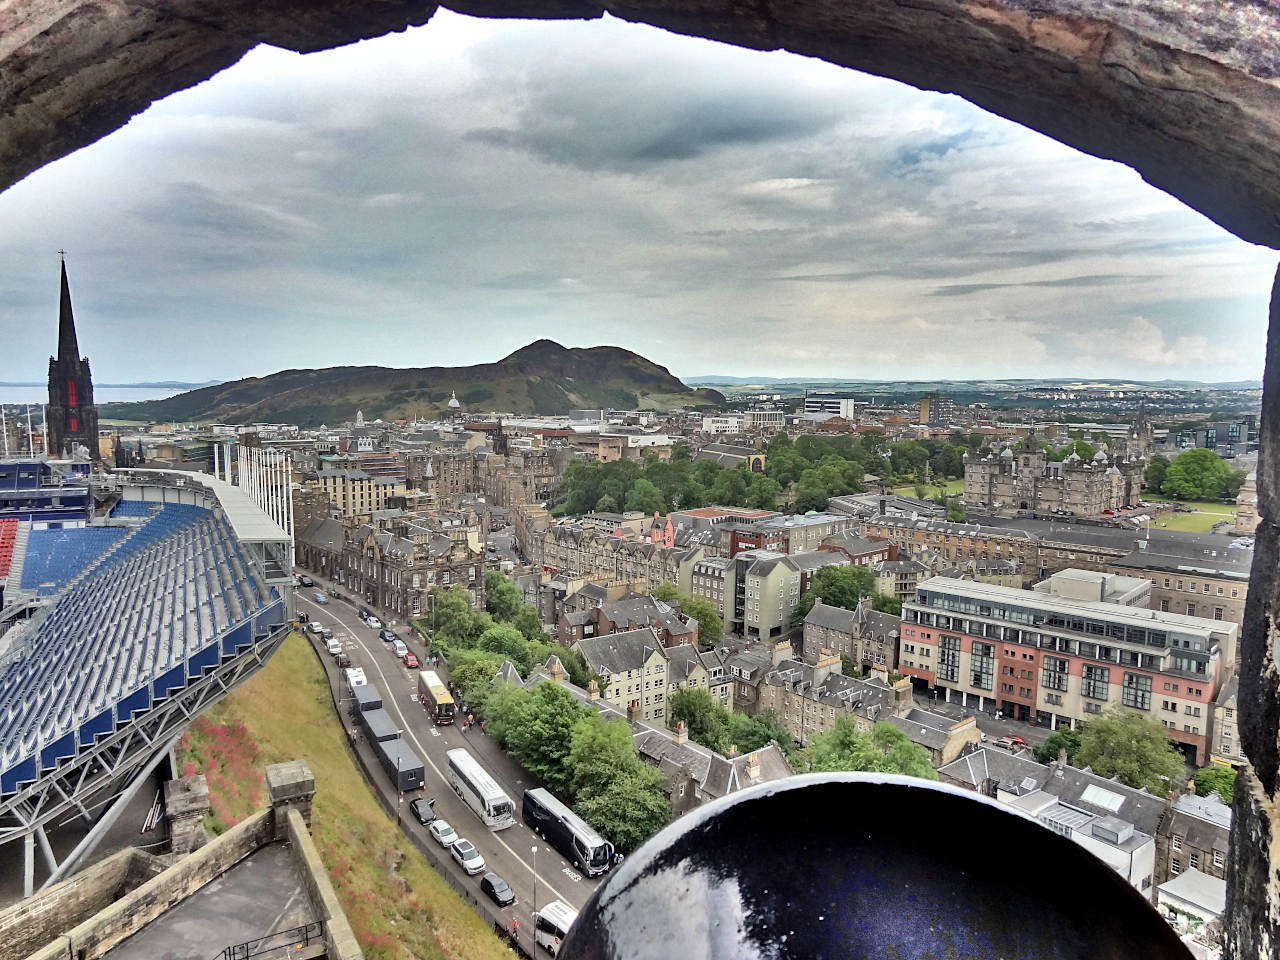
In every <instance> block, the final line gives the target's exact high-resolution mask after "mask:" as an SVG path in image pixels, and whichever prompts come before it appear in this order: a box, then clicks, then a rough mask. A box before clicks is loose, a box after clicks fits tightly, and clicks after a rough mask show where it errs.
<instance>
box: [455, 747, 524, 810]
mask: <svg viewBox="0 0 1280 960" xmlns="http://www.w3.org/2000/svg"><path fill="white" fill-rule="evenodd" d="M445 756H447V757H448V758H449V785H450V786H452V787H453V792H454V793H456V794H457V795H458V796H460V797H461V798H462V799H463V800H465V801H466V802H467V806H469V807H470V808H471V809H472V810H474V811H475V814H476V816H477V817H479V818H480V819H481V820H483V821H484V825H485V826H486V827H488V828H489V829H490V830H505V829H506V828H507V827H510V826H513V825H514V824H515V822H516V818H515V815H514V814H515V804H514V803H512V802H511V798H510V797H508V796H507V795H506V794H505V793H503V792H502V788H501V787H500V786H498V782H497V781H496V780H494V779H493V777H491V776H489V773H488V771H486V770H485V768H484V767H482V766H480V764H479V763H478V762H477V761H476V758H475V757H473V756H472V755H471V754H470V753H468V752H467V751H466V750H463V749H461V748H459V749H456V750H450V751H449V752H448V753H447V754H445Z"/></svg>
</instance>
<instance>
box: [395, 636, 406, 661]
mask: <svg viewBox="0 0 1280 960" xmlns="http://www.w3.org/2000/svg"><path fill="white" fill-rule="evenodd" d="M391 649H392V650H394V651H395V652H396V656H397V657H399V658H400V659H401V660H403V659H404V655H405V654H406V653H408V652H409V648H408V647H406V646H405V645H404V641H403V640H393V641H392V642H391Z"/></svg>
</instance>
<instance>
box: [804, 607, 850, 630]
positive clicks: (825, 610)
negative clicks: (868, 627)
mask: <svg viewBox="0 0 1280 960" xmlns="http://www.w3.org/2000/svg"><path fill="white" fill-rule="evenodd" d="M853 619H854V615H853V611H852V610H846V609H844V608H843V607H832V606H828V605H827V604H825V603H823V602H822V601H821V600H818V601H816V602H815V603H814V605H813V609H812V610H810V611H809V613H808V615H807V616H806V617H805V618H804V622H805V623H806V624H810V623H811V624H813V625H814V626H816V627H825V628H826V629H828V630H838V631H840V632H841V633H848V634H852V633H853Z"/></svg>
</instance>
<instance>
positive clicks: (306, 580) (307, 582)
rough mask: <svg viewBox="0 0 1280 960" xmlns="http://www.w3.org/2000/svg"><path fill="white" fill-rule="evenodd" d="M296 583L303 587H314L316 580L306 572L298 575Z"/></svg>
mask: <svg viewBox="0 0 1280 960" xmlns="http://www.w3.org/2000/svg"><path fill="white" fill-rule="evenodd" d="M298 583H300V584H302V585H303V586H304V587H314V586H315V585H316V582H315V581H314V580H312V579H311V578H310V577H308V576H307V575H306V574H303V575H302V576H300V577H298Z"/></svg>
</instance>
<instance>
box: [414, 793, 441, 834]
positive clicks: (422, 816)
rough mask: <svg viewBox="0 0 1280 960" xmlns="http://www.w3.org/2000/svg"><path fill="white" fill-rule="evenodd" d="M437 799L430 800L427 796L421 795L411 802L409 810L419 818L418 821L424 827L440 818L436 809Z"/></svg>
mask: <svg viewBox="0 0 1280 960" xmlns="http://www.w3.org/2000/svg"><path fill="white" fill-rule="evenodd" d="M435 806H436V801H435V799H434V798H432V799H430V800H428V799H427V798H426V797H419V798H418V799H417V800H414V801H413V802H412V803H410V804H409V812H410V813H412V814H413V815H414V816H415V817H417V818H418V822H419V823H420V824H422V825H423V826H424V827H425V826H426V825H427V824H429V823H434V822H435V821H436V820H438V819H439V818H438V817H437V816H436V811H435Z"/></svg>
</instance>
